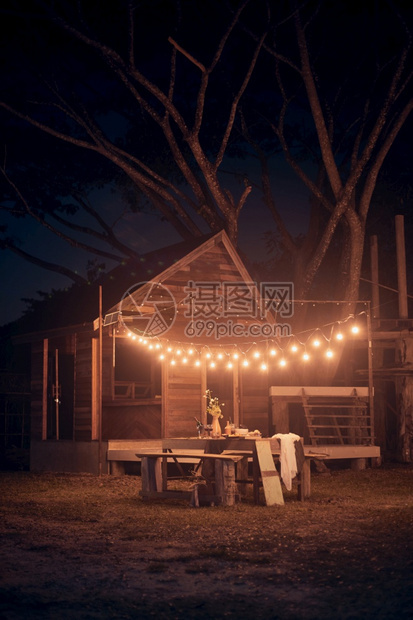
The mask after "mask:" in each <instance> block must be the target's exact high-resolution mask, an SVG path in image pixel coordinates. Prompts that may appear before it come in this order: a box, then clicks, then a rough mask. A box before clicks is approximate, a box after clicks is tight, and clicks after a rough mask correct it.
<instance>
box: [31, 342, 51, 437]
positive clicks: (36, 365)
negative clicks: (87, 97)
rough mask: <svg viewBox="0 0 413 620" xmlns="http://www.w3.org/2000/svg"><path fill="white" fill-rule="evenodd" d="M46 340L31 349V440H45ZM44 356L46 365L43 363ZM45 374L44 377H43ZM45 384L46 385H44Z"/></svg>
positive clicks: (34, 343) (33, 345)
mask: <svg viewBox="0 0 413 620" xmlns="http://www.w3.org/2000/svg"><path fill="white" fill-rule="evenodd" d="M47 353H48V340H47V338H45V339H44V340H39V341H38V342H33V343H32V347H31V369H32V370H31V414H30V415H31V438H32V439H35V440H38V441H41V440H42V439H46V432H47V431H46V416H47ZM44 356H46V363H44ZM45 374H46V376H45ZM45 383H46V384H45Z"/></svg>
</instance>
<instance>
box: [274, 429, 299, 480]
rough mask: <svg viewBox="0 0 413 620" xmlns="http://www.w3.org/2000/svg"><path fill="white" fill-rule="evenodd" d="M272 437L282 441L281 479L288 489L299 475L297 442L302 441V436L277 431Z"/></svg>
mask: <svg viewBox="0 0 413 620" xmlns="http://www.w3.org/2000/svg"><path fill="white" fill-rule="evenodd" d="M272 439H279V441H280V450H281V453H280V463H281V480H282V481H283V482H284V484H285V487H286V489H287V490H288V491H291V489H292V480H293V478H295V476H296V475H297V471H298V470H297V458H296V456H295V442H296V441H300V439H301V438H300V436H299V435H295V434H294V433H286V434H283V433H277V434H276V435H273V436H272Z"/></svg>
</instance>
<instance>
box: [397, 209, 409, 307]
mask: <svg viewBox="0 0 413 620" xmlns="http://www.w3.org/2000/svg"><path fill="white" fill-rule="evenodd" d="M395 225H396V254H397V283H398V290H399V317H400V318H401V319H407V318H408V316H409V312H408V306H407V278H406V249H405V242H404V216H403V215H396V217H395Z"/></svg>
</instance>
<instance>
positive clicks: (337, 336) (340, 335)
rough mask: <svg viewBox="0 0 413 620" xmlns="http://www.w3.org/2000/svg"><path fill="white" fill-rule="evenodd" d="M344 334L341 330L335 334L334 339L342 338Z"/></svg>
mask: <svg viewBox="0 0 413 620" xmlns="http://www.w3.org/2000/svg"><path fill="white" fill-rule="evenodd" d="M343 338H344V336H343V334H342V333H341V332H339V333H338V334H336V339H337V340H343Z"/></svg>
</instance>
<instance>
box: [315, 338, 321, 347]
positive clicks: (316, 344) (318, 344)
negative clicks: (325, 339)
mask: <svg viewBox="0 0 413 620" xmlns="http://www.w3.org/2000/svg"><path fill="white" fill-rule="evenodd" d="M320 344H321V342H320V341H319V340H317V339H316V340H313V346H314V347H319V346H320Z"/></svg>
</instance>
